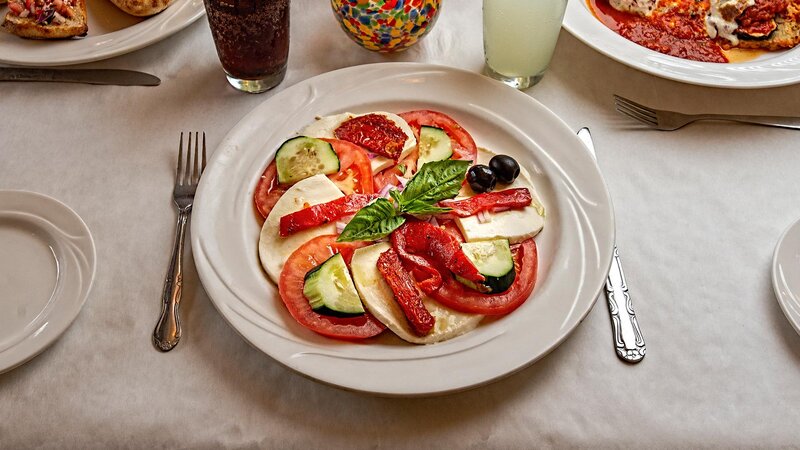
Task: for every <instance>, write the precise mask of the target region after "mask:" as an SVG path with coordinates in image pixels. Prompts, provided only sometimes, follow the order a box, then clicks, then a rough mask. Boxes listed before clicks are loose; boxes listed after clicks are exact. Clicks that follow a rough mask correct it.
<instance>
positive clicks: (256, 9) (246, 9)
mask: <svg viewBox="0 0 800 450" xmlns="http://www.w3.org/2000/svg"><path fill="white" fill-rule="evenodd" d="M205 7H206V13H207V14H208V24H209V25H210V26H211V35H212V36H213V37H214V44H215V45H216V47H217V54H218V55H219V60H220V62H221V63H222V68H223V70H224V71H225V75H226V76H227V77H228V82H229V83H230V84H231V85H232V86H233V87H235V88H236V89H238V90H240V91H244V92H250V93H259V92H264V91H266V90H268V89H271V88H273V87H275V86H277V85H278V83H280V82H281V80H283V77H284V75H285V74H286V62H287V59H288V57H289V0H205Z"/></svg>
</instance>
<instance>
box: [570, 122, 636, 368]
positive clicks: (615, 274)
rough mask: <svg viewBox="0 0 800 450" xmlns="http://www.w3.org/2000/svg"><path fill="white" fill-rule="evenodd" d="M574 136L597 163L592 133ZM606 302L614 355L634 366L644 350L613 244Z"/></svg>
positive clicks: (585, 132)
mask: <svg viewBox="0 0 800 450" xmlns="http://www.w3.org/2000/svg"><path fill="white" fill-rule="evenodd" d="M578 137H579V138H580V140H581V141H582V142H583V145H585V146H586V148H588V149H589V152H590V153H591V154H592V157H593V158H594V159H595V161H597V153H596V152H595V150H594V142H592V134H591V133H590V132H589V129H588V128H586V127H583V128H581V129H580V130H578ZM606 300H608V311H609V312H610V313H611V327H612V328H613V331H614V347H615V348H616V350H617V356H619V358H620V359H621V360H623V361H625V362H628V363H638V362H639V361H641V360H642V358H644V355H645V353H646V352H647V348H646V347H645V345H644V337H642V330H640V329H639V322H638V321H637V320H636V313H635V312H634V311H633V303H631V296H630V294H629V293H628V283H627V282H626V281H625V274H624V273H623V272H622V263H621V262H620V260H619V251H618V250H617V246H616V245H615V246H614V257H613V258H612V260H611V269H610V270H609V271H608V278H606Z"/></svg>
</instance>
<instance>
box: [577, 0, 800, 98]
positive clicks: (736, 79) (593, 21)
mask: <svg viewBox="0 0 800 450" xmlns="http://www.w3.org/2000/svg"><path fill="white" fill-rule="evenodd" d="M564 28H565V29H566V30H567V31H569V32H570V33H572V35H573V36H575V37H576V38H578V39H580V40H581V41H583V42H584V43H585V44H586V45H588V46H590V47H592V48H594V49H595V50H597V51H598V52H600V53H602V54H604V55H606V56H608V57H609V58H612V59H615V60H617V61H619V62H621V63H623V64H625V65H627V66H630V67H633V68H634V69H638V70H641V71H643V72H647V73H649V74H652V75H656V76H659V77H663V78H668V79H670V80H675V81H681V82H684V83H689V84H698V85H701V86H713V87H722V88H764V87H775V86H785V85H788V84H794V83H797V82H798V81H800V48H797V47H796V48H794V49H791V50H785V51H778V52H768V53H766V54H764V55H762V56H760V57H758V58H756V59H754V60H752V61H747V62H742V63H727V64H719V63H704V62H697V61H690V60H688V59H682V58H676V57H674V56H668V55H664V54H662V53H658V52H656V51H653V50H650V49H648V48H645V47H642V46H641V45H638V44H634V43H633V42H631V41H629V40H627V39H625V38H624V37H622V36H620V35H618V34H617V33H615V32H614V31H612V30H610V29H609V28H608V27H606V26H605V25H603V24H602V23H601V22H600V21H599V20H598V19H597V18H596V17H595V16H594V15H593V14H592V12H591V11H590V10H589V6H588V5H587V4H586V0H570V2H569V3H568V4H567V12H566V15H565V16H564Z"/></svg>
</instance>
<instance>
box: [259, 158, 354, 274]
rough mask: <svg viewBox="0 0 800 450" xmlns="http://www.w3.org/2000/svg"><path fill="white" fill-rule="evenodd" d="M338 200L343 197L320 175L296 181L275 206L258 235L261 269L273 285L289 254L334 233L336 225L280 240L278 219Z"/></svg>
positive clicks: (305, 231)
mask: <svg viewBox="0 0 800 450" xmlns="http://www.w3.org/2000/svg"><path fill="white" fill-rule="evenodd" d="M339 197H344V194H342V191H340V190H339V188H337V187H336V185H335V184H333V182H332V181H331V180H329V179H328V177H326V176H325V175H322V174H319V175H314V176H313V177H309V178H306V179H305V180H301V181H298V182H297V183H296V184H295V185H293V186H292V187H290V188H289V189H288V190H287V191H286V192H284V194H283V195H282V196H281V198H280V199H278V202H277V203H275V206H274V207H273V208H272V211H270V213H269V216H267V220H265V221H264V225H263V226H262V227H261V236H260V238H259V241H258V256H259V258H260V259H261V266H262V267H264V270H265V271H266V272H267V275H269V277H270V278H271V279H272V281H274V282H275V284H278V280H279V279H280V276H281V270H283V265H284V264H285V263H286V260H287V259H288V258H289V255H291V254H292V253H294V251H295V250H297V249H298V248H299V247H300V246H301V245H303V244H305V243H306V242H308V241H310V240H311V239H313V238H315V237H317V236H322V235H323V234H336V225H335V224H334V223H328V224H325V225H320V226H318V227H314V228H309V229H307V230H303V231H300V232H298V233H294V234H292V235H291V236H287V237H281V235H280V222H281V217H283V216H285V215H287V214H290V213H293V212H295V211H299V210H301V209H303V208H306V207H308V206H312V205H318V204H320V203H326V202H329V201H331V200H336V199H337V198H339Z"/></svg>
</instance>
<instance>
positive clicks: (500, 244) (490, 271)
mask: <svg viewBox="0 0 800 450" xmlns="http://www.w3.org/2000/svg"><path fill="white" fill-rule="evenodd" d="M461 249H462V250H463V251H464V254H465V255H467V258H469V260H470V261H472V263H473V264H475V267H477V268H478V271H479V272H480V273H481V275H483V276H484V277H485V278H486V280H485V281H483V282H482V283H474V282H472V281H469V280H466V279H464V278H461V277H459V276H456V279H457V280H458V281H460V282H461V283H463V284H465V285H467V286H468V287H470V288H472V289H474V290H476V291H478V292H483V293H485V294H490V293H491V294H497V293H500V292H504V291H506V290H508V288H510V287H511V284H512V283H513V282H514V278H516V276H517V273H516V270H514V258H513V257H512V256H511V248H510V247H509V245H508V239H495V240H493V241H483V242H465V243H463V244H461Z"/></svg>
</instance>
